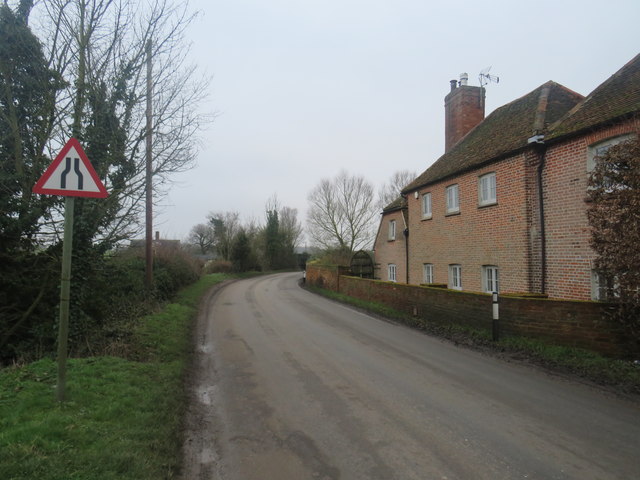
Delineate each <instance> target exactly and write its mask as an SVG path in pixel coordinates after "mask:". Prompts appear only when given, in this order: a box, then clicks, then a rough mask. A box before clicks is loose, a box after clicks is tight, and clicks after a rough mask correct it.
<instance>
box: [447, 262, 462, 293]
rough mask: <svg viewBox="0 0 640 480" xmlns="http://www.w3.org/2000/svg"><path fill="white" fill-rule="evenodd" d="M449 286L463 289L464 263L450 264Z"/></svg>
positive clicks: (454, 288)
mask: <svg viewBox="0 0 640 480" xmlns="http://www.w3.org/2000/svg"><path fill="white" fill-rule="evenodd" d="M449 288H450V289H451V290H462V265H459V264H457V263H456V264H451V265H449Z"/></svg>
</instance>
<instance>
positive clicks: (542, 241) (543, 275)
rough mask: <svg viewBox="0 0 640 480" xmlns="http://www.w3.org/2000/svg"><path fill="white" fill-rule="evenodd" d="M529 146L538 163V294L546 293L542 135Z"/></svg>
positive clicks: (543, 152) (545, 156)
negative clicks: (536, 156) (535, 153)
mask: <svg viewBox="0 0 640 480" xmlns="http://www.w3.org/2000/svg"><path fill="white" fill-rule="evenodd" d="M528 143H529V144H532V143H533V144H535V145H536V147H537V151H538V155H539V156H540V163H539V164H538V172H537V173H538V175H537V181H538V202H539V203H538V204H539V205H540V293H543V294H544V293H547V234H546V229H545V216H544V188H543V186H542V173H543V171H544V165H545V162H546V160H547V146H546V145H545V143H544V135H534V136H533V137H531V138H530V139H529V140H528Z"/></svg>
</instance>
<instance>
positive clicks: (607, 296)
mask: <svg viewBox="0 0 640 480" xmlns="http://www.w3.org/2000/svg"><path fill="white" fill-rule="evenodd" d="M618 288H619V285H618V282H617V280H616V279H615V278H613V279H611V278H607V277H605V276H604V275H602V274H600V273H598V272H597V271H595V270H591V300H600V301H607V300H612V299H613V298H616V297H618V295H619V292H618Z"/></svg>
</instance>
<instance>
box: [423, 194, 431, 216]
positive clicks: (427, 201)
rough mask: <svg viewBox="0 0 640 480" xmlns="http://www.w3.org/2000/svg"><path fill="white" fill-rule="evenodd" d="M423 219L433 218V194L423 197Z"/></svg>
mask: <svg viewBox="0 0 640 480" xmlns="http://www.w3.org/2000/svg"><path fill="white" fill-rule="evenodd" d="M422 218H424V219H426V218H431V193H425V194H424V195H423V196H422Z"/></svg>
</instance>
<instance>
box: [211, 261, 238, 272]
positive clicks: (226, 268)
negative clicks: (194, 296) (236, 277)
mask: <svg viewBox="0 0 640 480" xmlns="http://www.w3.org/2000/svg"><path fill="white" fill-rule="evenodd" d="M231 272H233V263H231V262H229V261H227V260H211V261H210V262H209V263H207V264H206V265H205V268H204V273H206V274H210V273H231Z"/></svg>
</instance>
